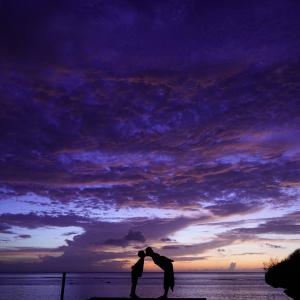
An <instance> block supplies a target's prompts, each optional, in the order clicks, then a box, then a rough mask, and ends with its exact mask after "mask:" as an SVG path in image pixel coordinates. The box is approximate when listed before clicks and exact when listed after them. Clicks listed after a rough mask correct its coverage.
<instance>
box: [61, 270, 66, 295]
mask: <svg viewBox="0 0 300 300" xmlns="http://www.w3.org/2000/svg"><path fill="white" fill-rule="evenodd" d="M66 274H67V273H66V272H63V277H62V281H61V290H60V300H64V293H65V283H66Z"/></svg>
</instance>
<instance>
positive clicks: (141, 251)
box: [138, 250, 146, 257]
mask: <svg viewBox="0 0 300 300" xmlns="http://www.w3.org/2000/svg"><path fill="white" fill-rule="evenodd" d="M138 256H139V257H145V256H146V253H145V252H144V251H143V250H140V251H139V252H138Z"/></svg>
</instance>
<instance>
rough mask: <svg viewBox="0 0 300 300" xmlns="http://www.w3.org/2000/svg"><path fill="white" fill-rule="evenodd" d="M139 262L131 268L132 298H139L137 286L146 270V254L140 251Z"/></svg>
mask: <svg viewBox="0 0 300 300" xmlns="http://www.w3.org/2000/svg"><path fill="white" fill-rule="evenodd" d="M138 256H139V260H138V261H137V262H136V263H135V264H134V265H133V266H132V267H131V292H130V297H131V298H139V297H138V296H137V295H136V293H135V290H136V286H137V282H138V279H139V277H142V274H143V269H144V260H145V256H146V254H145V252H144V251H139V252H138Z"/></svg>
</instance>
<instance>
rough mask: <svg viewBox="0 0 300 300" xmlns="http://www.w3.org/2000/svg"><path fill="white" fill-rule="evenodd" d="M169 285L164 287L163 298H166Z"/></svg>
mask: <svg viewBox="0 0 300 300" xmlns="http://www.w3.org/2000/svg"><path fill="white" fill-rule="evenodd" d="M168 292H169V287H165V292H164V295H163V296H164V298H168Z"/></svg>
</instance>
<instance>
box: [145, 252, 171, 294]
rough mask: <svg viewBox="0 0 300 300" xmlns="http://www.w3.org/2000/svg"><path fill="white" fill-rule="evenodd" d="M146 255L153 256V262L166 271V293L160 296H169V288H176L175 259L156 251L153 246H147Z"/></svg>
mask: <svg viewBox="0 0 300 300" xmlns="http://www.w3.org/2000/svg"><path fill="white" fill-rule="evenodd" d="M146 255H148V256H150V257H152V259H153V262H154V263H155V264H156V265H157V266H159V267H160V268H161V269H162V270H163V271H164V290H165V292H164V294H163V295H162V296H161V297H160V298H168V291H169V288H171V290H172V291H173V289H174V271H173V264H172V262H173V260H172V259H170V258H167V257H165V256H161V255H159V254H158V253H155V252H154V251H153V249H152V248H150V247H148V248H146Z"/></svg>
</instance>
